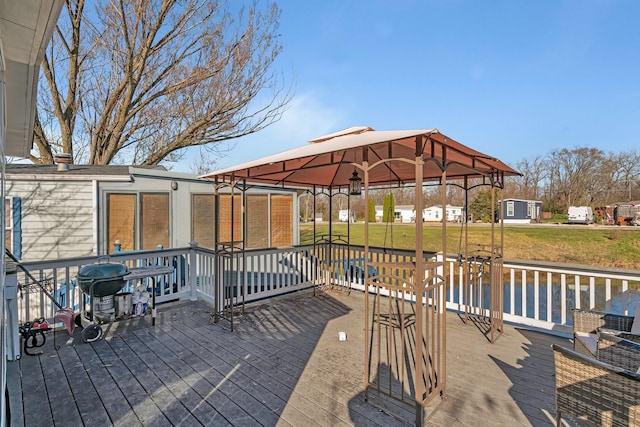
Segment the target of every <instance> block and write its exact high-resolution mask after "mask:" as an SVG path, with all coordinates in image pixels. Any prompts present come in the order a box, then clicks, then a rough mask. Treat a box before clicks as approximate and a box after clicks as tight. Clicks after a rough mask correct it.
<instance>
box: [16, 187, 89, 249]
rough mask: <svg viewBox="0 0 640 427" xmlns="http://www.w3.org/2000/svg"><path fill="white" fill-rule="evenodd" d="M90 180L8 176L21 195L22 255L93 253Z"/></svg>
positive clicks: (18, 194) (17, 194) (17, 193)
mask: <svg viewBox="0 0 640 427" xmlns="http://www.w3.org/2000/svg"><path fill="white" fill-rule="evenodd" d="M92 192H93V188H92V183H91V180H71V181H67V180H60V179H57V180H37V181H25V180H8V182H7V196H8V197H19V198H20V199H21V219H20V222H21V228H22V233H21V238H20V243H21V248H22V249H21V259H22V260H23V261H35V260H45V259H56V258H67V257H76V256H87V255H94V240H93V229H94V228H93V227H94V226H93V205H92V203H91V201H92V199H93V196H92Z"/></svg>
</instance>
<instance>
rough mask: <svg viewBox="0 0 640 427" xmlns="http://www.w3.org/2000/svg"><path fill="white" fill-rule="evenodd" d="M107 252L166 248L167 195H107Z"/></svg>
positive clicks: (168, 242) (167, 228) (167, 223)
mask: <svg viewBox="0 0 640 427" xmlns="http://www.w3.org/2000/svg"><path fill="white" fill-rule="evenodd" d="M106 222H107V234H106V235H107V239H108V240H107V252H112V251H113V247H114V246H113V245H114V244H115V242H116V241H120V249H121V250H123V251H126V250H136V249H156V248H157V246H158V245H162V246H163V247H165V248H166V247H169V246H170V240H169V236H170V230H169V193H139V194H135V193H108V194H107V221H106Z"/></svg>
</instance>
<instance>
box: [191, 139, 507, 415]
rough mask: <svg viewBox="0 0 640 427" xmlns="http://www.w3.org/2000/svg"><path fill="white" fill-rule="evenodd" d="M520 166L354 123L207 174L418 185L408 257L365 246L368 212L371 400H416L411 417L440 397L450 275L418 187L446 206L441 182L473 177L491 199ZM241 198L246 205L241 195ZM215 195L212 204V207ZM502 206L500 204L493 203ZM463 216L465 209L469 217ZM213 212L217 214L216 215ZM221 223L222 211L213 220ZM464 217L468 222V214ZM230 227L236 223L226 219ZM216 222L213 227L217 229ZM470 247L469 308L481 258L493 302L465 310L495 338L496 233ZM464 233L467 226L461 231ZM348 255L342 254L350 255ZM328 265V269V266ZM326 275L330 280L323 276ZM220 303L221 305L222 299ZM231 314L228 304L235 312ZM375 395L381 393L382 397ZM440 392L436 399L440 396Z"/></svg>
mask: <svg viewBox="0 0 640 427" xmlns="http://www.w3.org/2000/svg"><path fill="white" fill-rule="evenodd" d="M517 174H518V172H516V171H515V170H513V169H512V168H510V167H509V166H507V165H506V164H504V163H503V162H501V161H500V160H498V159H496V158H494V157H491V156H488V155H486V154H483V153H481V152H479V151H476V150H474V149H472V148H469V147H467V146H465V145H463V144H461V143H459V142H457V141H455V140H453V139H451V138H449V137H448V136H446V135H444V134H442V133H441V132H440V131H438V130H437V129H430V130H423V129H421V130H395V131H376V130H374V129H372V128H370V127H352V128H349V129H346V130H343V131H340V132H336V133H333V134H330V135H326V136H323V137H320V138H316V139H313V140H311V141H309V144H307V145H305V146H302V147H300V148H296V149H293V150H289V151H286V152H283V153H280V154H275V155H272V156H268V157H265V158H262V159H259V160H255V161H251V162H248V163H244V164H240V165H237V166H234V167H230V168H227V169H222V170H219V171H215V172H212V173H209V174H207V175H205V176H204V177H205V178H209V179H212V180H213V181H214V183H215V186H216V189H217V188H219V187H222V186H229V187H231V193H232V198H231V200H232V209H233V203H235V202H234V200H235V198H234V197H233V192H234V189H238V190H240V191H242V189H244V188H246V187H247V186H248V185H256V184H258V185H259V184H269V185H278V186H291V187H299V188H305V189H309V190H310V192H311V193H312V194H316V193H317V191H319V190H328V191H329V192H331V191H334V190H344V189H347V191H348V192H349V194H360V192H362V191H364V197H365V200H368V198H369V191H370V189H373V188H377V187H382V186H389V185H393V184H395V185H397V186H413V188H415V196H414V200H415V212H416V220H415V228H416V241H415V253H414V255H413V258H412V259H402V260H399V259H394V258H393V257H391V256H387V257H385V258H382V259H379V258H378V259H375V260H374V259H373V258H372V257H370V256H369V255H368V254H369V252H370V247H369V238H368V235H369V221H368V218H367V216H366V215H365V223H364V229H365V239H364V254H365V256H364V257H363V259H362V263H363V265H364V266H363V268H361V270H360V271H362V272H363V275H364V277H363V283H364V285H365V295H366V298H365V304H366V307H365V319H364V329H365V349H364V355H365V357H364V371H365V386H366V390H367V392H366V397H367V400H369V401H371V402H372V403H374V404H375V403H376V402H377V401H379V400H380V399H383V398H385V397H392V398H394V399H397V400H399V401H401V402H405V403H408V404H411V405H415V410H416V425H422V424H423V422H424V420H425V415H429V413H432V411H433V410H435V409H437V407H438V406H439V403H441V402H442V400H443V398H444V397H445V396H446V357H445V356H446V327H445V325H446V323H445V320H446V318H445V316H446V309H445V298H444V297H445V287H446V284H447V281H448V280H449V278H448V276H449V273H448V269H447V268H446V264H445V259H446V255H447V243H446V229H447V223H446V221H442V254H440V255H439V256H438V257H435V258H434V257H433V256H432V254H431V253H426V252H425V251H424V248H423V221H422V215H421V213H422V211H423V208H424V206H423V205H424V203H423V185H425V184H427V183H431V184H436V185H440V187H441V198H442V206H446V205H447V191H446V187H447V185H457V186H459V187H461V188H463V189H464V190H465V193H466V192H467V191H468V190H469V189H471V188H473V187H476V186H478V185H486V186H489V187H490V188H491V189H492V191H491V194H492V206H493V204H494V203H495V202H496V200H495V191H494V190H495V189H499V188H503V185H504V179H505V177H506V176H511V175H517ZM238 203H240V204H242V201H241V200H238ZM218 205H219V203H216V211H218V208H217V206H218ZM499 211H500V212H501V211H502V210H501V209H500V210H499ZM466 215H467V214H466V213H465V216H466ZM217 218H219V215H217ZM216 221H219V219H216ZM464 222H465V224H466V221H464ZM231 226H232V227H233V221H232V225H231ZM217 228H218V227H216V229H217ZM496 234H498V233H496V230H495V221H494V222H493V223H492V225H491V239H490V241H489V242H483V243H482V244H480V245H475V246H473V247H471V246H470V245H469V244H468V242H467V239H466V238H465V247H466V249H465V253H464V254H463V255H461V257H460V261H461V266H462V270H463V273H462V274H463V275H464V278H465V281H466V283H465V286H466V289H468V290H469V292H468V293H467V295H469V297H468V298H469V300H468V301H465V304H467V306H469V305H470V304H469V302H473V301H472V295H473V293H474V292H475V290H474V289H477V285H478V284H477V283H473V277H474V274H475V273H474V271H476V270H475V269H477V265H478V263H479V262H480V263H481V265H483V266H488V267H489V272H490V273H489V276H490V280H489V281H490V289H491V291H490V303H489V308H488V310H486V309H485V307H484V305H483V302H482V301H479V302H477V304H476V305H477V307H476V309H473V310H471V309H467V310H466V315H467V317H469V316H470V315H478V314H479V315H480V316H481V317H482V318H483V319H485V320H486V322H485V323H486V324H487V325H488V331H487V336H488V338H489V340H490V341H491V342H494V341H495V340H496V339H497V338H498V337H499V336H500V334H501V333H502V324H503V320H502V312H503V310H502V309H503V307H502V304H503V302H502V301H503V296H502V289H501V287H502V274H503V273H502V240H503V239H502V233H499V234H498V236H496ZM231 236H232V239H231V240H232V241H231V242H221V241H218V242H217V243H219V244H220V251H222V252H226V251H234V250H239V251H242V250H243V245H242V241H233V240H234V239H233V236H235V234H234V233H233V231H232V232H231ZM465 236H466V233H465ZM347 256H348V255H347ZM325 268H329V265H328V264H325ZM326 277H327V279H326V280H332V279H331V276H330V275H326ZM221 309H224V307H221ZM232 312H233V310H232ZM379 398H380V399H379ZM436 398H440V401H437V400H436Z"/></svg>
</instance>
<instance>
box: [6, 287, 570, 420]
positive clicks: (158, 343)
mask: <svg viewBox="0 0 640 427" xmlns="http://www.w3.org/2000/svg"><path fill="white" fill-rule="evenodd" d="M210 313H211V308H210V307H209V306H208V305H206V304H205V303H202V302H180V303H172V304H166V305H162V306H160V307H159V309H158V317H157V319H156V326H155V327H152V326H151V319H150V318H149V317H148V316H147V317H146V318H138V319H132V320H129V321H126V322H123V321H121V322H116V323H113V324H111V325H108V327H107V328H105V329H107V331H106V332H107V333H106V337H105V339H104V340H100V341H98V342H95V343H92V344H85V343H82V341H81V338H80V333H79V332H80V331H79V330H76V331H75V332H74V335H73V337H69V336H68V334H67V333H66V331H60V332H57V333H56V334H55V343H54V339H53V338H54V337H53V336H51V335H50V336H49V337H48V340H47V344H46V345H45V346H44V347H43V348H42V349H43V351H44V353H43V354H42V355H40V356H23V357H22V358H21V359H20V360H19V361H17V362H9V367H8V372H7V381H8V389H9V394H10V405H11V406H10V410H11V414H10V415H11V419H12V423H11V425H12V426H20V425H25V426H51V425H60V426H80V425H86V426H92V427H93V426H109V425H118V426H124V425H126V426H134V425H144V426H154V427H155V426H170V425H184V426H193V425H205V426H224V425H233V426H258V425H263V426H276V425H277V426H287V425H291V426H408V425H413V419H412V416H413V410H412V408H406V407H404V406H402V405H401V404H399V406H398V405H396V406H394V407H393V408H392V409H393V410H392V411H382V410H380V409H378V407H376V406H374V405H372V404H371V403H367V402H365V401H364V373H363V372H364V368H363V361H364V350H365V349H364V320H363V313H364V295H363V294H362V293H360V292H352V293H351V294H350V295H346V294H342V293H337V292H336V293H334V292H330V293H321V294H319V295H317V296H313V295H312V294H311V293H310V292H307V291H305V292H300V293H296V294H292V295H289V296H286V297H281V298H278V299H273V300H267V301H262V302H259V303H255V304H253V305H250V306H247V310H246V313H245V314H244V315H241V316H237V317H236V324H235V330H234V331H233V332H230V331H229V330H228V328H227V327H226V326H225V323H223V322H220V323H218V324H212V323H211V322H210ZM447 328H448V329H447V381H448V382H447V398H446V400H444V402H443V403H442V405H441V406H440V408H439V409H438V410H437V411H435V412H434V413H433V414H432V416H431V418H430V419H429V420H428V422H427V423H426V425H428V426H456V425H458V426H477V425H494V426H497V425H521V426H526V425H532V426H543V425H551V424H552V422H553V418H554V414H555V403H554V402H555V394H554V393H555V392H554V377H553V355H552V351H551V348H550V345H551V343H559V344H561V345H566V346H569V342H568V340H566V339H563V338H558V337H554V336H551V335H547V334H542V333H538V332H532V331H528V330H524V329H520V328H516V327H513V326H509V325H507V326H505V333H504V335H503V336H502V337H500V339H499V340H498V341H497V342H496V343H495V344H490V343H489V342H488V341H487V339H486V338H485V337H484V336H483V335H482V333H481V332H480V330H479V329H478V328H477V327H476V326H475V325H473V324H470V323H467V324H465V323H463V322H462V321H461V319H460V317H459V316H458V315H457V314H455V313H449V314H448V316H447ZM341 331H343V332H346V334H347V340H346V341H340V340H339V339H338V333H339V332H341ZM54 344H55V346H58V347H59V348H58V349H57V350H56V347H55V346H54ZM389 412H393V415H392V414H390V413H389Z"/></svg>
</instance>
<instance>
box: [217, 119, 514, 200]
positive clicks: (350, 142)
mask: <svg viewBox="0 0 640 427" xmlns="http://www.w3.org/2000/svg"><path fill="white" fill-rule="evenodd" d="M416 152H418V153H421V158H422V159H423V161H424V170H423V181H425V182H428V181H437V180H439V179H440V178H441V176H442V171H443V170H444V169H446V171H447V179H460V178H462V177H465V176H466V177H470V178H477V177H482V176H491V175H493V176H495V175H496V174H498V175H504V176H508V175H518V172H517V171H515V170H514V169H512V168H510V167H509V166H507V165H506V164H505V163H503V162H502V161H500V160H498V159H497V158H495V157H491V156H489V155H486V154H483V153H481V152H479V151H476V150H474V149H472V148H470V147H467V146H466V145H463V144H461V143H459V142H457V141H455V140H453V139H451V138H450V137H448V136H446V135H444V134H442V133H440V131H438V130H437V129H431V130H396V131H376V130H373V129H372V128H369V127H353V128H349V129H346V130H344V131H341V132H336V133H334V134H331V135H326V136H324V137H320V138H316V139H313V140H311V141H310V143H309V144H307V145H305V146H303V147H299V148H295V149H293V150H289V151H285V152H282V153H279V154H274V155H271V156H267V157H264V158H262V159H259V160H254V161H251V162H247V163H243V164H240V165H237V166H233V167H230V168H226V169H222V170H218V171H214V172H211V173H209V174H206V175H204V177H206V178H216V177H217V178H219V179H220V180H223V181H230V180H232V179H247V181H249V182H260V183H269V184H282V185H284V184H286V185H300V186H312V185H315V186H317V187H321V188H329V187H332V188H339V187H345V186H347V185H348V182H349V178H350V177H351V176H352V173H353V171H354V165H355V164H357V165H361V164H362V162H363V159H364V158H365V157H366V158H367V160H368V162H369V166H372V165H373V164H375V163H376V162H379V161H382V160H388V159H391V161H390V162H384V163H381V164H380V165H378V166H377V167H375V168H372V169H371V170H370V172H369V185H370V186H376V185H383V184H390V183H398V184H407V183H412V182H415V166H414V165H413V164H411V163H408V162H406V161H404V159H406V160H410V161H414V160H415V159H416ZM360 176H361V177H362V173H360Z"/></svg>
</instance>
